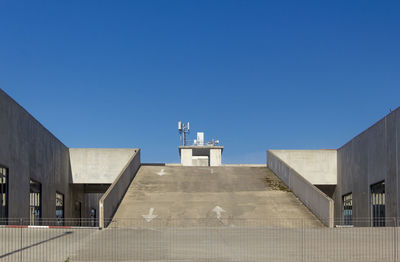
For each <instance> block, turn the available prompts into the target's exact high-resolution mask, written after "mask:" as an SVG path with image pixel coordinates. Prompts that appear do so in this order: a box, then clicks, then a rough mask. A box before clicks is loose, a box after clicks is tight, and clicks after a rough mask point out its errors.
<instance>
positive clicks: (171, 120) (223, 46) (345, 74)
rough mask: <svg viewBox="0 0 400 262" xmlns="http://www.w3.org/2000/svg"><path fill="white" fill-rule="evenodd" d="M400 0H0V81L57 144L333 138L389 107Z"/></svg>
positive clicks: (245, 149)
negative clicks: (182, 133)
mask: <svg viewBox="0 0 400 262" xmlns="http://www.w3.org/2000/svg"><path fill="white" fill-rule="evenodd" d="M399 14H400V1H366V0H362V1H352V0H350V1H349V0H346V1H292V2H290V1H232V0H229V1H214V0H212V1H204V0H202V1H30V0H29V1H3V0H0V88H2V89H3V90H5V91H6V92H7V93H8V94H9V95H11V96H12V97H13V98H14V99H15V100H16V101H17V102H18V103H20V104H21V105H22V106H23V107H25V108H26V109H27V110H28V111H29V112H30V113H31V114H32V115H33V116H34V117H35V118H37V119H38V120H39V121H40V122H41V123H42V124H43V125H44V126H46V127H47V128H48V129H49V130H50V131H51V132H52V133H53V134H54V135H56V136H57V137H58V138H59V139H60V140H61V141H62V142H64V144H66V145H67V146H69V147H140V148H141V149H142V160H143V161H144V162H178V161H179V155H178V149H177V147H178V144H179V137H178V133H177V121H179V120H183V121H188V120H189V121H190V122H191V126H192V130H193V131H194V132H193V133H192V134H191V135H192V138H193V136H194V135H195V131H204V132H205V136H206V139H210V138H211V137H215V138H218V139H220V140H221V141H222V143H223V145H224V146H225V150H224V154H223V160H224V162H226V163H265V151H266V150H267V149H319V148H337V147H340V146H341V145H343V144H344V143H346V142H347V141H348V140H349V139H351V138H352V137H353V136H355V135H357V134H358V133H360V132H361V131H363V130H364V129H366V128H367V127H369V126H370V125H371V124H373V123H374V122H376V121H377V120H378V119H380V118H381V117H383V116H385V115H386V114H387V113H389V110H390V108H396V107H398V106H399V105H400V15H399Z"/></svg>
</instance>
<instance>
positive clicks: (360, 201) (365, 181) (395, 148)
mask: <svg viewBox="0 0 400 262" xmlns="http://www.w3.org/2000/svg"><path fill="white" fill-rule="evenodd" d="M399 140H400V109H399V108H398V109H397V110H395V111H393V112H392V113H390V114H389V115H387V116H386V117H384V118H383V119H381V120H380V121H378V122H377V123H376V124H374V125H373V126H371V127H370V128H368V129H367V130H365V131H364V132H362V133H361V134H359V135H358V136H356V137H355V138H353V139H352V140H351V141H349V142H348V143H347V144H345V145H344V146H342V147H341V148H339V149H338V187H337V191H336V198H335V203H336V205H335V206H336V208H335V214H336V215H335V218H336V219H337V220H341V219H342V218H343V212H342V196H343V195H345V194H348V193H353V219H355V220H357V219H365V218H368V219H369V218H371V208H370V197H371V195H370V186H371V185H372V184H375V183H377V182H380V181H383V180H385V190H386V217H398V216H399V214H400V212H399V208H400V206H399V203H400V202H399V200H400V198H399V192H398V188H399V186H400V181H399V179H398V178H399V164H400V156H399V148H400V141H399Z"/></svg>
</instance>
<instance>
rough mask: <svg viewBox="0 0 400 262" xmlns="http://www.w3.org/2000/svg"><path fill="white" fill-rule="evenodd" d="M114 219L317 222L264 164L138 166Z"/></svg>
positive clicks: (123, 222)
mask: <svg viewBox="0 0 400 262" xmlns="http://www.w3.org/2000/svg"><path fill="white" fill-rule="evenodd" d="M113 220H114V221H116V222H115V223H112V224H111V225H110V226H112V227H118V226H128V225H129V224H131V225H132V223H139V224H146V223H149V224H151V223H153V224H156V223H158V224H160V223H161V221H163V223H164V222H165V223H166V221H169V222H170V223H173V224H174V225H178V226H179V225H183V224H189V225H197V224H201V223H204V221H206V222H207V223H210V221H214V222H215V224H218V223H222V224H226V223H229V221H236V223H247V222H248V223H250V221H251V223H258V222H260V221H261V222H263V223H265V221H268V225H273V224H277V225H281V224H282V221H286V222H287V221H291V220H292V221H294V222H293V223H286V224H287V225H288V226H292V227H297V226H301V224H300V223H304V222H305V223H307V224H309V225H314V226H321V224H320V223H319V221H318V220H317V219H316V218H315V217H314V215H313V214H312V213H311V212H310V211H309V210H308V209H307V208H306V207H305V206H304V205H303V204H302V203H301V202H300V201H299V200H298V199H297V198H296V197H295V196H294V195H293V193H291V192H290V191H289V189H288V188H287V187H286V186H285V185H284V184H283V183H282V182H281V181H280V180H279V179H278V178H277V177H276V176H275V175H274V174H273V173H272V172H271V171H270V170H269V169H268V168H267V167H181V166H141V167H140V169H139V171H138V173H137V175H136V177H135V178H134V180H133V182H132V183H131V185H130V187H129V188H128V190H127V192H126V194H125V196H124V198H123V200H122V202H121V203H120V205H119V207H118V209H117V211H116V213H115V215H114V218H113ZM299 221H300V222H299ZM289 224H290V225H289Z"/></svg>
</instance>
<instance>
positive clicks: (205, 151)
mask: <svg viewBox="0 0 400 262" xmlns="http://www.w3.org/2000/svg"><path fill="white" fill-rule="evenodd" d="M223 150H224V147H223V146H214V145H202V146H198V145H193V146H180V147H179V155H180V157H181V165H182V166H221V165H222V151H223Z"/></svg>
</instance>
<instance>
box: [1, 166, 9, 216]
mask: <svg viewBox="0 0 400 262" xmlns="http://www.w3.org/2000/svg"><path fill="white" fill-rule="evenodd" d="M7 218H8V170H7V168H5V167H1V166H0V224H3V223H5V222H6V220H7Z"/></svg>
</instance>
